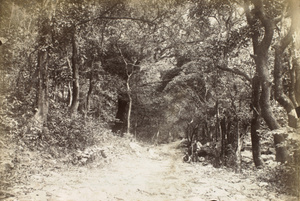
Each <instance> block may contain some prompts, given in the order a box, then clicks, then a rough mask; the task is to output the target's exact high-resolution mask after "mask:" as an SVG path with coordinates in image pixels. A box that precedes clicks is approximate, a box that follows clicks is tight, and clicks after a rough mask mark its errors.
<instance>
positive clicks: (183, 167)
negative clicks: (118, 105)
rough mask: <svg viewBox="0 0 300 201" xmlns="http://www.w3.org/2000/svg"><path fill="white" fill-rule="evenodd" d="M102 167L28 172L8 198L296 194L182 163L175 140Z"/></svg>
mask: <svg viewBox="0 0 300 201" xmlns="http://www.w3.org/2000/svg"><path fill="white" fill-rule="evenodd" d="M130 146H131V148H132V150H133V153H132V154H126V155H123V156H122V157H121V158H120V159H118V160H116V161H114V162H112V163H110V164H108V165H106V166H105V167H102V168H99V167H92V166H90V167H80V168H78V167H72V168H70V169H52V170H49V171H44V172H42V173H38V174H35V173H32V176H31V177H30V178H28V181H29V182H28V185H26V186H25V187H24V185H23V186H22V188H21V186H19V187H18V186H15V189H14V190H13V192H14V195H15V197H12V198H10V199H7V200H21V201H23V200H24V201H25V200H26V201H27V200H37V201H44V200H45V201H46V200H47V201H68V200H70V201H85V200H88V201H96V200H97V201H98V200H103V201H106V200H107V201H114V200H116V201H120V200H126V201H127V200H128V201H138V200H140V201H144V200H145V201H147V200H155V201H164V200H166V201H168V200H172V201H173V200H178V201H184V200H187V201H192V200H197V201H199V200H200V201H201V200H222V201H223V200H224V201H226V200H260V201H261V200H296V199H292V198H291V197H287V196H284V195H276V193H272V192H267V191H266V190H264V188H265V186H266V185H267V184H265V183H259V184H256V183H254V181H253V180H252V179H250V178H247V177H246V176H245V175H239V174H235V173H233V172H229V171H226V170H224V169H215V168H213V167H212V166H210V165H207V166H203V165H202V164H201V163H198V164H187V163H182V161H181V154H180V153H179V152H180V150H178V149H175V146H176V143H173V144H169V145H163V146H157V147H151V148H149V147H141V146H139V145H138V144H136V143H131V144H130Z"/></svg>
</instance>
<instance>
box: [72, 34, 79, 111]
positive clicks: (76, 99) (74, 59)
mask: <svg viewBox="0 0 300 201" xmlns="http://www.w3.org/2000/svg"><path fill="white" fill-rule="evenodd" d="M72 78H73V81H72V83H73V88H72V103H71V107H70V112H71V115H72V116H76V114H77V110H78V106H79V69H78V64H77V45H76V30H75V29H74V33H73V36H72Z"/></svg>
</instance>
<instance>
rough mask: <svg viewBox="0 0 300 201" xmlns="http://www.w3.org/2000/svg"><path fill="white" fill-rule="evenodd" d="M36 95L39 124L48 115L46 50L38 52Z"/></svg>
mask: <svg viewBox="0 0 300 201" xmlns="http://www.w3.org/2000/svg"><path fill="white" fill-rule="evenodd" d="M38 70H39V72H38V77H39V80H38V96H37V108H38V112H37V114H36V118H37V120H38V122H39V124H40V126H43V124H44V123H45V122H46V121H47V115H48V105H49V104H48V53H47V51H46V50H40V51H39V52H38Z"/></svg>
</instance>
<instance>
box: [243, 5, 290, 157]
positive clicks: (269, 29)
mask: <svg viewBox="0 0 300 201" xmlns="http://www.w3.org/2000/svg"><path fill="white" fill-rule="evenodd" d="M251 2H252V3H253V4H254V9H253V11H255V12H251V11H250V5H249V1H245V12H246V17H247V21H248V24H249V25H250V27H251V29H252V32H253V34H252V43H253V51H254V55H253V58H254V60H255V65H256V73H257V75H258V77H259V79H260V85H261V93H260V100H259V105H260V108H261V116H262V117H263V119H264V120H265V122H266V124H267V125H268V127H269V128H270V129H271V130H275V129H278V128H280V125H279V124H278V122H277V121H276V118H275V116H274V114H273V112H272V108H271V104H270V97H271V87H272V83H271V81H270V78H269V77H270V73H269V69H268V55H269V53H268V51H269V49H270V46H271V43H272V40H273V35H274V28H275V26H274V22H273V21H272V19H270V18H269V17H268V16H267V14H266V12H265V9H264V8H265V7H264V6H265V5H264V3H263V1H262V0H256V1H251ZM258 21H259V22H260V23H261V26H262V28H263V35H261V33H260V32H259V30H258V29H257V27H256V24H257V22H258ZM262 36H263V38H262V40H260V38H261V37H262ZM284 140H285V139H284V137H283V136H282V135H279V134H277V135H274V145H275V149H276V160H277V161H279V162H283V161H286V160H287V149H286V147H285V146H284V145H283V144H284V143H283V142H284Z"/></svg>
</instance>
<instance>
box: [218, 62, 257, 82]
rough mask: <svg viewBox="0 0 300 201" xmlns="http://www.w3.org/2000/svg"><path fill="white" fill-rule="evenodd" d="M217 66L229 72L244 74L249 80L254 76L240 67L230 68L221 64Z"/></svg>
mask: <svg viewBox="0 0 300 201" xmlns="http://www.w3.org/2000/svg"><path fill="white" fill-rule="evenodd" d="M217 68H218V69H220V70H223V71H227V72H231V73H234V74H236V75H239V76H242V77H243V78H245V79H246V80H247V81H249V82H251V80H252V78H251V77H250V76H249V75H247V73H245V72H243V71H241V70H240V69H238V68H228V67H226V66H221V65H217Z"/></svg>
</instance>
